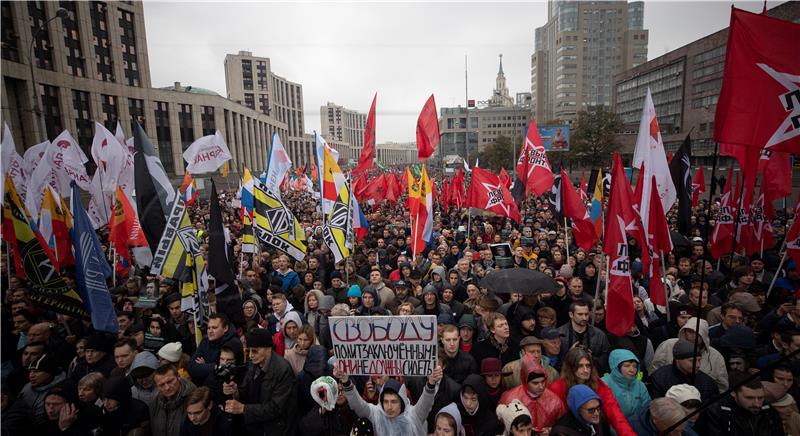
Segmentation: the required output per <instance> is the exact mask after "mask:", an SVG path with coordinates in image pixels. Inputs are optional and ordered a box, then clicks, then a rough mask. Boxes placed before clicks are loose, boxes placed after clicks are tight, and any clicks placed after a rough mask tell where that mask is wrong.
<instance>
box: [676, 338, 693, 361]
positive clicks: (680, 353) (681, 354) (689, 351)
mask: <svg viewBox="0 0 800 436" xmlns="http://www.w3.org/2000/svg"><path fill="white" fill-rule="evenodd" d="M692 356H694V344H692V343H691V342H689V341H687V340H686V339H678V342H675V346H673V347H672V358H673V359H675V360H682V359H688V358H690V357H692Z"/></svg>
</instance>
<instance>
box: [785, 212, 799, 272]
mask: <svg viewBox="0 0 800 436" xmlns="http://www.w3.org/2000/svg"><path fill="white" fill-rule="evenodd" d="M786 254H787V255H788V256H789V257H791V258H792V259H793V260H794V262H795V263H796V264H798V265H800V203H797V206H795V208H794V224H792V227H790V228H789V232H788V233H786Z"/></svg>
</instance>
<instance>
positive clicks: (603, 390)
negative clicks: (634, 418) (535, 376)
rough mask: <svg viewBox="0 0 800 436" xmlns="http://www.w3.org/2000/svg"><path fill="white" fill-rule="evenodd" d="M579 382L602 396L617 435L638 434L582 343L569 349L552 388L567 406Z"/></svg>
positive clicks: (605, 410) (604, 410)
mask: <svg viewBox="0 0 800 436" xmlns="http://www.w3.org/2000/svg"><path fill="white" fill-rule="evenodd" d="M577 384H584V385H586V386H589V387H590V388H592V390H593V391H594V392H595V393H596V394H597V395H598V396H599V397H600V399H601V400H602V403H603V406H602V407H603V413H604V414H605V415H606V417H607V418H608V421H609V423H610V424H611V427H613V428H614V430H615V431H616V432H617V435H619V436H636V433H635V432H634V431H633V429H632V428H631V425H630V424H629V423H628V420H627V419H625V415H624V414H623V413H622V410H620V408H619V403H617V399H616V398H615V397H614V393H613V392H612V391H611V388H609V387H608V385H606V384H605V383H603V380H600V377H599V376H598V375H597V370H596V369H595V368H594V365H592V354H591V352H590V351H589V350H588V349H586V348H585V347H582V346H580V345H578V346H575V348H573V349H571V350H569V352H568V353H567V355H566V356H564V362H563V363H562V364H561V378H559V379H558V380H556V381H554V382H553V384H552V385H550V390H551V391H553V393H555V394H556V395H558V397H559V398H561V401H563V402H564V404H565V406H564V407H566V400H567V392H568V391H569V389H570V388H571V387H573V386H575V385H577Z"/></svg>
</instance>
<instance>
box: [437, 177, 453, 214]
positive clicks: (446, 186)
mask: <svg viewBox="0 0 800 436" xmlns="http://www.w3.org/2000/svg"><path fill="white" fill-rule="evenodd" d="M439 205H441V207H442V210H444V212H445V213H447V211H448V209H450V179H449V178H446V179H444V181H443V182H442V196H441V197H440V198H439Z"/></svg>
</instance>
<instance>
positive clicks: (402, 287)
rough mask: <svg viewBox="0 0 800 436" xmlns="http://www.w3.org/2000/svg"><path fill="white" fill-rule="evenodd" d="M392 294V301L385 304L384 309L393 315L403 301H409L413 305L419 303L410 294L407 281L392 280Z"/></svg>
mask: <svg viewBox="0 0 800 436" xmlns="http://www.w3.org/2000/svg"><path fill="white" fill-rule="evenodd" d="M394 296H395V298H394V301H392V302H391V303H389V304H387V305H386V310H388V311H389V312H391V313H392V314H394V315H397V314H398V312H399V310H400V305H401V304H403V303H409V304H411V306H413V307H417V306H419V305H420V301H419V300H418V299H417V298H416V297H414V296H412V295H410V293H409V283H408V282H406V281H405V280H398V281H396V282H394Z"/></svg>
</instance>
